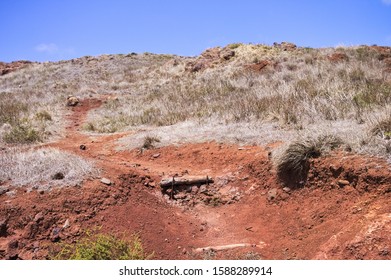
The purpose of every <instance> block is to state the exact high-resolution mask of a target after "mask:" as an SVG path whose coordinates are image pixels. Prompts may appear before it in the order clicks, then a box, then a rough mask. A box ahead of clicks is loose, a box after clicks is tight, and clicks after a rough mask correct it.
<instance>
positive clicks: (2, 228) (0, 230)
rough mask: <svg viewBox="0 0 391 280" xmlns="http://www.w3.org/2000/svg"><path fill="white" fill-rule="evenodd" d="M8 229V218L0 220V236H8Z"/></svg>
mask: <svg viewBox="0 0 391 280" xmlns="http://www.w3.org/2000/svg"><path fill="white" fill-rule="evenodd" d="M7 230H8V224H7V220H2V221H0V237H6V236H7Z"/></svg>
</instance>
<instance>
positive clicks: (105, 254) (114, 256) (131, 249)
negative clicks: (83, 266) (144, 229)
mask: <svg viewBox="0 0 391 280" xmlns="http://www.w3.org/2000/svg"><path fill="white" fill-rule="evenodd" d="M147 258H148V256H147V255H146V254H145V253H144V249H143V246H142V244H141V240H140V238H139V236H137V235H133V236H132V237H131V238H130V241H127V240H125V239H123V238H119V237H117V236H114V235H111V234H102V233H95V232H92V233H91V232H87V233H86V234H85V236H84V237H83V238H81V239H80V240H78V241H77V242H76V243H75V244H61V248H60V252H59V253H57V254H56V255H55V256H54V257H53V259H55V260H144V259H147Z"/></svg>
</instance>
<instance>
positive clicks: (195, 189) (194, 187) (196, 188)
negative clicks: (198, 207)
mask: <svg viewBox="0 0 391 280" xmlns="http://www.w3.org/2000/svg"><path fill="white" fill-rule="evenodd" d="M197 193H198V187H197V186H192V187H191V194H197Z"/></svg>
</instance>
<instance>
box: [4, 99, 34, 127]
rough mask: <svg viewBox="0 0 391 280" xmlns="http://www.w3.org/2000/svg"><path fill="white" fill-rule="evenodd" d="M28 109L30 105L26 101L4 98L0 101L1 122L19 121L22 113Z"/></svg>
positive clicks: (11, 122)
mask: <svg viewBox="0 0 391 280" xmlns="http://www.w3.org/2000/svg"><path fill="white" fill-rule="evenodd" d="M1 98H3V97H1ZM2 101H3V100H2ZM27 109H28V107H27V105H26V104H24V103H21V102H18V101H13V100H5V99H4V101H3V102H0V124H3V123H9V124H11V125H13V124H16V123H17V122H19V119H20V116H21V114H22V113H25V112H27Z"/></svg>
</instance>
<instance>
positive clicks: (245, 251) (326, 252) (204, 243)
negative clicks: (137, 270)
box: [0, 99, 391, 259]
mask: <svg viewBox="0 0 391 280" xmlns="http://www.w3.org/2000/svg"><path fill="white" fill-rule="evenodd" d="M102 102H103V101H102V100H99V99H89V100H83V101H81V103H80V104H79V105H78V106H76V107H73V108H69V115H68V120H69V125H68V127H67V129H66V135H65V137H64V138H63V139H62V140H60V141H57V142H55V143H51V144H47V145H46V146H51V147H56V148H59V149H62V150H65V151H69V152H73V153H75V154H77V155H80V156H83V157H85V158H88V159H92V160H94V161H95V163H96V165H97V166H98V167H99V168H100V169H101V170H102V172H101V176H102V177H105V178H108V179H109V180H110V181H111V182H112V184H111V185H110V186H107V185H105V184H103V183H101V182H100V179H99V178H95V179H90V180H86V181H85V182H84V183H83V184H82V186H69V187H66V188H61V189H53V190H51V191H47V192H42V191H40V192H37V191H32V192H26V191H23V190H22V189H18V191H17V194H16V196H15V197H8V196H7V195H1V196H0V205H1V206H0V257H1V258H2V259H46V258H48V257H49V256H50V254H51V253H52V251H53V250H56V246H58V244H59V243H60V242H68V243H70V242H72V241H75V240H77V239H78V238H80V236H81V235H82V233H83V232H85V231H86V230H88V229H93V228H98V227H99V228H100V230H101V232H103V233H114V234H120V235H121V236H125V238H126V237H130V236H131V235H132V234H133V233H138V234H139V235H140V237H141V240H142V243H143V245H144V248H145V251H146V252H147V253H152V252H153V258H155V259H254V258H255V259H258V258H261V259H391V234H390V233H391V203H390V198H391V176H390V167H389V165H388V164H387V163H386V162H384V161H382V160H380V159H375V158H363V157H359V156H356V155H351V154H347V153H342V152H340V153H337V154H335V155H333V156H329V157H326V158H321V159H315V160H313V161H312V162H311V169H310V172H309V174H308V180H307V182H306V183H305V185H304V186H303V187H302V188H300V189H294V190H291V189H287V188H285V189H283V187H284V186H282V185H281V184H280V183H278V181H277V179H276V176H275V173H274V170H273V168H272V164H271V162H270V159H269V156H268V150H269V147H264V148H263V147H259V146H248V147H238V146H235V145H227V144H220V143H216V142H211V143H202V144H185V145H182V146H168V147H163V148H157V149H152V150H143V151H141V150H139V149H136V150H132V151H121V152H118V151H116V150H115V146H116V140H118V139H119V138H121V137H123V136H124V135H128V134H129V133H118V134H110V135H91V134H87V133H83V132H81V131H79V130H80V126H81V125H82V124H83V122H84V121H85V119H86V116H87V113H88V112H89V111H90V110H92V109H94V108H97V107H99V106H100V105H101V104H102ZM80 145H85V146H86V149H85V150H81V149H80ZM182 175H185V176H186V175H203V176H208V177H212V178H213V180H214V183H212V184H209V185H207V184H205V185H202V186H189V187H187V188H182V189H177V190H175V192H171V193H166V194H163V193H162V190H161V189H160V186H159V182H160V180H161V179H162V178H163V177H167V176H182ZM66 220H68V222H67V223H69V226H68V225H67V226H65V227H64V224H66ZM232 244H241V245H245V247H240V248H233V249H232V248H231V249H227V248H224V247H218V246H225V245H232ZM235 246H236V245H234V246H233V247H235ZM205 247H215V248H214V250H204V251H203V250H202V249H200V248H205ZM197 249H198V250H197ZM221 249H223V250H221Z"/></svg>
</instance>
